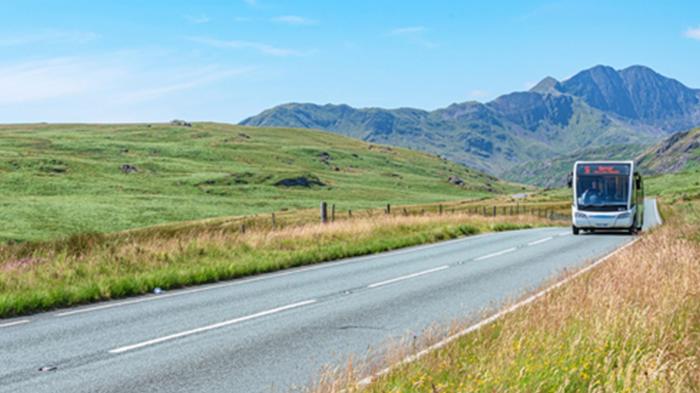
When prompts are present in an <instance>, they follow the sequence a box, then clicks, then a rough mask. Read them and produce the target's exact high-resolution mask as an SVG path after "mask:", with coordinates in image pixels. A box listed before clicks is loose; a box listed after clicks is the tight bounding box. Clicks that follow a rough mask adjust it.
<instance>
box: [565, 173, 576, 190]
mask: <svg viewBox="0 0 700 393" xmlns="http://www.w3.org/2000/svg"><path fill="white" fill-rule="evenodd" d="M573 184H574V174H573V173H569V174H568V175H567V176H566V186H567V187H569V188H571V187H573Z"/></svg>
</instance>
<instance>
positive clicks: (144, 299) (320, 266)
mask: <svg viewBox="0 0 700 393" xmlns="http://www.w3.org/2000/svg"><path fill="white" fill-rule="evenodd" d="M501 233H506V232H501ZM497 234H498V233H482V234H480V235H473V236H467V237H463V238H459V239H452V240H447V241H444V242H438V243H433V244H423V245H419V246H412V247H407V248H402V249H397V250H393V251H388V252H384V253H379V254H372V255H364V256H358V257H352V258H349V259H346V260H339V261H331V262H326V263H319V264H315V265H313V266H306V267H300V268H292V269H288V270H286V271H281V272H274V273H268V274H264V275H261V276H258V277H252V278H245V279H239V280H235V281H227V282H222V283H219V284H211V285H207V286H203V287H197V288H192V289H181V290H177V292H172V293H166V294H164V295H153V296H147V297H142V298H137V299H132V300H126V301H121V302H112V303H107V304H102V305H97V306H92V307H83V308H79V309H75V310H70V311H63V312H59V313H56V314H54V316H55V317H67V316H69V315H75V314H82V313H87V312H92V311H99V310H105V309H110V308H114V307H121V306H128V305H131V304H137V303H143V302H150V301H152V300H161V299H168V298H171V297H175V296H181V295H189V294H193V293H197V292H203V291H209V290H212V289H218V288H225V287H230V286H236V285H243V284H249V283H252V282H256V281H262V280H269V279H273V278H277V277H284V276H288V275H292V274H297V273H304V272H308V271H312V270H318V269H326V268H331V267H336V266H343V265H346V264H350V263H356V262H365V261H368V260H373V259H377V258H386V257H394V256H397V255H402V254H408V253H411V252H415V251H422V250H426V249H430V248H434V247H439V246H445V245H450V244H453V243H460V242H469V241H471V240H474V239H479V238H482V237H487V236H494V235H497Z"/></svg>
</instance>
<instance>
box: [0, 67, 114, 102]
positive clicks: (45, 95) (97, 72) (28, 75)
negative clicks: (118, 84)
mask: <svg viewBox="0 0 700 393" xmlns="http://www.w3.org/2000/svg"><path fill="white" fill-rule="evenodd" d="M125 74H126V71H125V69H124V68H122V67H121V66H119V65H116V64H101V63H100V62H99V61H96V60H93V59H83V58H53V59H46V60H42V61H29V62H21V63H15V64H10V65H3V66H0V91H2V92H3V94H0V105H9V104H21V103H26V102H34V101H42V100H47V99H52V98H59V97H69V96H74V95H80V94H85V93H89V92H91V91H97V90H100V89H102V88H103V87H104V86H105V85H106V84H108V83H109V81H113V80H116V79H119V78H123V77H124V75H125Z"/></svg>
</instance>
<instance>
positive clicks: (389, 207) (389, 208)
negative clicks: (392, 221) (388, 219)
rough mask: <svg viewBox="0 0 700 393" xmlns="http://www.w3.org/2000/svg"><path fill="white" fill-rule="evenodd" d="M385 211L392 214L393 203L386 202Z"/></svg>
mask: <svg viewBox="0 0 700 393" xmlns="http://www.w3.org/2000/svg"><path fill="white" fill-rule="evenodd" d="M384 213H386V214H391V204H389V203H387V204H386V210H384Z"/></svg>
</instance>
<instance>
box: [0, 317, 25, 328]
mask: <svg viewBox="0 0 700 393" xmlns="http://www.w3.org/2000/svg"><path fill="white" fill-rule="evenodd" d="M29 322H31V320H29V319H22V320H19V321H14V322H8V323H3V324H0V328H5V327H10V326H17V325H22V324H25V323H29Z"/></svg>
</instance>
